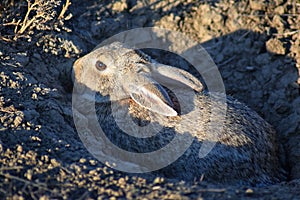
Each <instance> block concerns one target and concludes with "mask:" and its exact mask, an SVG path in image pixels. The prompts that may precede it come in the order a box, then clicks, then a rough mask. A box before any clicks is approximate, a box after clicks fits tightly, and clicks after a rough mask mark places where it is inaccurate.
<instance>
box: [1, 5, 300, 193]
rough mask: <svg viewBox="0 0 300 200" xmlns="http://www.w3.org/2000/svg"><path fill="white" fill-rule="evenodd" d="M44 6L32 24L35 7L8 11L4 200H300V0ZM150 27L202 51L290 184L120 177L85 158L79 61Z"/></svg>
mask: <svg viewBox="0 0 300 200" xmlns="http://www.w3.org/2000/svg"><path fill="white" fill-rule="evenodd" d="M31 2H33V1H31ZM36 2H39V4H38V6H37V7H34V8H37V10H33V11H32V12H31V13H30V14H29V15H28V18H29V20H28V21H27V24H28V22H29V21H30V19H34V20H33V23H32V24H29V25H28V26H27V27H26V26H23V27H22V25H23V24H25V25H26V21H25V22H24V17H25V15H26V11H27V2H26V1H22V0H20V1H12V0H6V1H1V3H0V20H1V21H0V33H1V35H0V66H1V68H0V85H1V87H0V144H1V145H0V163H1V164H0V199H22V198H23V199H30V198H32V199H50V198H51V199H53V198H58V199H89V198H90V199H96V198H97V197H100V198H111V199H114V198H121V199H122V198H123V199H124V198H128V199H143V198H145V199H152V198H156V199H189V198H191V199H196V198H199V199H202V198H203V199H213V198H221V199H240V198H245V199H293V198H294V199H297V198H300V179H297V178H300V165H299V163H300V106H299V105H300V95H299V92H300V90H299V84H300V73H299V71H300V70H299V68H300V31H299V30H300V23H299V21H300V2H299V1H297V0H294V1H292V0H275V1H270V2H269V3H268V1H256V0H250V1H246V0H245V1H238V2H239V3H235V2H234V1H230V0H228V1H226V0H224V1H205V2H202V1H190V0H181V1H175V0H169V1H163V2H159V1H155V0H147V1H134V0H128V1H113V2H110V1H79V0H72V1H71V3H72V5H71V6H69V7H68V8H67V9H65V10H66V12H63V13H62V12H61V11H62V10H63V7H62V5H63V4H65V1H63V2H61V1H58V0H56V1H55V0H51V1H36ZM32 5H33V4H32ZM43 6H44V7H43ZM39 7H42V9H40V8H39ZM41 12H42V13H43V15H42V16H44V17H41V16H39V14H40V13H41ZM60 14H62V15H61V16H60V17H58V16H59V15H60ZM13 19H15V21H13ZM18 20H21V21H20V23H19V24H17V23H15V22H17V21H18ZM11 22H13V23H11ZM145 26H159V27H164V28H168V29H171V30H177V31H180V32H183V33H185V34H187V35H189V36H190V37H191V38H193V39H196V40H198V41H199V42H201V43H202V44H203V46H204V47H205V48H206V49H207V51H208V52H209V53H210V54H211V56H212V57H213V59H214V61H215V63H216V64H217V65H218V67H219V69H220V71H221V74H222V76H223V79H224V83H225V86H226V91H227V93H228V94H230V95H232V96H234V97H236V98H237V99H239V100H241V101H243V102H245V103H246V104H248V105H249V106H250V107H252V108H253V109H254V110H256V111H257V112H258V113H259V114H260V115H261V116H262V117H263V118H265V119H266V120H267V121H268V122H270V123H271V124H272V125H273V126H274V127H275V128H276V130H277V132H278V137H279V140H280V143H281V144H282V146H283V149H284V150H285V152H286V153H283V154H284V155H282V156H281V157H283V162H285V164H286V169H287V170H288V172H289V175H288V177H287V180H283V181H282V183H278V184H276V185H271V186H267V187H262V188H257V187H252V188H250V187H242V186H241V187H232V186H221V185H211V184H209V183H206V182H205V181H202V182H200V181H197V182H195V183H184V182H178V181H174V180H165V179H162V178H158V177H152V176H151V175H144V176H140V175H130V174H124V173H120V172H117V171H113V170H111V169H109V168H107V167H104V166H103V165H102V164H101V163H99V162H97V161H96V160H95V159H94V158H93V157H92V156H91V155H90V154H89V153H88V152H87V151H86V149H85V148H84V147H83V145H82V143H81V141H80V139H79V138H78V135H77V133H76V130H75V129H74V125H73V120H72V110H71V89H72V84H71V81H70V78H69V77H70V68H71V66H72V63H73V62H74V60H75V59H76V58H77V57H79V56H82V55H84V54H85V53H87V52H89V51H90V50H92V49H93V48H94V47H95V46H96V45H97V44H98V43H100V42H101V41H103V40H105V39H106V38H108V37H110V36H112V35H114V34H116V33H118V32H121V31H124V30H128V29H131V28H136V27H145ZM15 28H16V29H15ZM153 57H155V58H156V59H158V60H160V61H162V62H165V63H166V64H173V65H176V64H177V63H178V62H176V61H174V60H170V59H168V58H167V57H164V56H162V55H159V54H153ZM204 180H205V179H204Z"/></svg>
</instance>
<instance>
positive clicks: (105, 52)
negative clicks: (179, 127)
mask: <svg viewBox="0 0 300 200" xmlns="http://www.w3.org/2000/svg"><path fill="white" fill-rule="evenodd" d="M73 71H74V74H75V81H76V83H79V84H82V85H84V86H86V87H87V88H89V89H90V90H93V91H96V92H99V93H100V94H101V95H102V96H103V97H104V96H109V99H110V100H111V101H118V100H122V99H126V98H131V99H132V100H133V101H135V102H136V103H137V104H139V105H140V106H142V107H145V108H147V109H149V110H151V111H153V112H156V113H159V114H162V115H165V116H176V115H177V112H176V111H175V110H174V109H173V103H172V101H171V99H170V96H169V94H168V92H167V91H166V90H165V89H164V87H163V86H167V87H168V86H171V87H173V88H174V87H182V86H188V87H190V88H192V89H193V90H195V91H197V92H201V91H202V90H203V86H202V84H201V82H200V81H199V80H198V79H197V78H195V77H194V76H193V75H191V74H190V73H188V72H186V71H184V70H181V69H178V68H175V67H171V66H168V65H163V64H160V63H157V62H155V61H153V60H151V59H150V57H148V56H147V55H145V54H143V53H142V52H140V51H137V50H134V49H132V48H129V47H127V46H126V45H125V44H122V43H120V42H114V43H112V44H110V45H107V46H103V47H99V48H97V49H95V50H93V51H92V52H91V53H89V54H87V55H85V56H83V57H82V58H79V59H78V60H76V61H75V63H74V66H73ZM162 85H163V86H162Z"/></svg>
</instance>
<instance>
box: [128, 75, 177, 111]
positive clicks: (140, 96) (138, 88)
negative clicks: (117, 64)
mask: <svg viewBox="0 0 300 200" xmlns="http://www.w3.org/2000/svg"><path fill="white" fill-rule="evenodd" d="M129 94H130V96H131V98H132V99H133V100H134V101H135V102H136V103H138V104H139V105H141V106H143V107H145V108H147V109H149V110H151V111H153V112H156V113H159V114H162V115H165V116H176V115H177V112H176V111H175V110H174V109H173V108H172V106H173V103H172V101H171V100H170V97H169V95H168V93H167V92H166V91H165V89H164V88H163V87H162V86H161V85H159V84H158V83H156V82H154V81H152V80H151V79H148V78H146V79H144V78H143V79H142V81H138V82H137V83H136V84H131V85H129Z"/></svg>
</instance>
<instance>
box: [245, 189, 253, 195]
mask: <svg viewBox="0 0 300 200" xmlns="http://www.w3.org/2000/svg"><path fill="white" fill-rule="evenodd" d="M245 193H246V194H253V193H254V191H253V190H252V189H251V188H248V189H247V190H246V191H245Z"/></svg>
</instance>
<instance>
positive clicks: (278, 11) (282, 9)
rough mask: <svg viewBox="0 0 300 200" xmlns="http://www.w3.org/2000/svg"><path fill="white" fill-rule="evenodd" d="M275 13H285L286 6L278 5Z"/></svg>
mask: <svg viewBox="0 0 300 200" xmlns="http://www.w3.org/2000/svg"><path fill="white" fill-rule="evenodd" d="M274 13H276V14H278V15H282V14H284V7H283V6H278V7H276V8H275V9H274Z"/></svg>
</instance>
